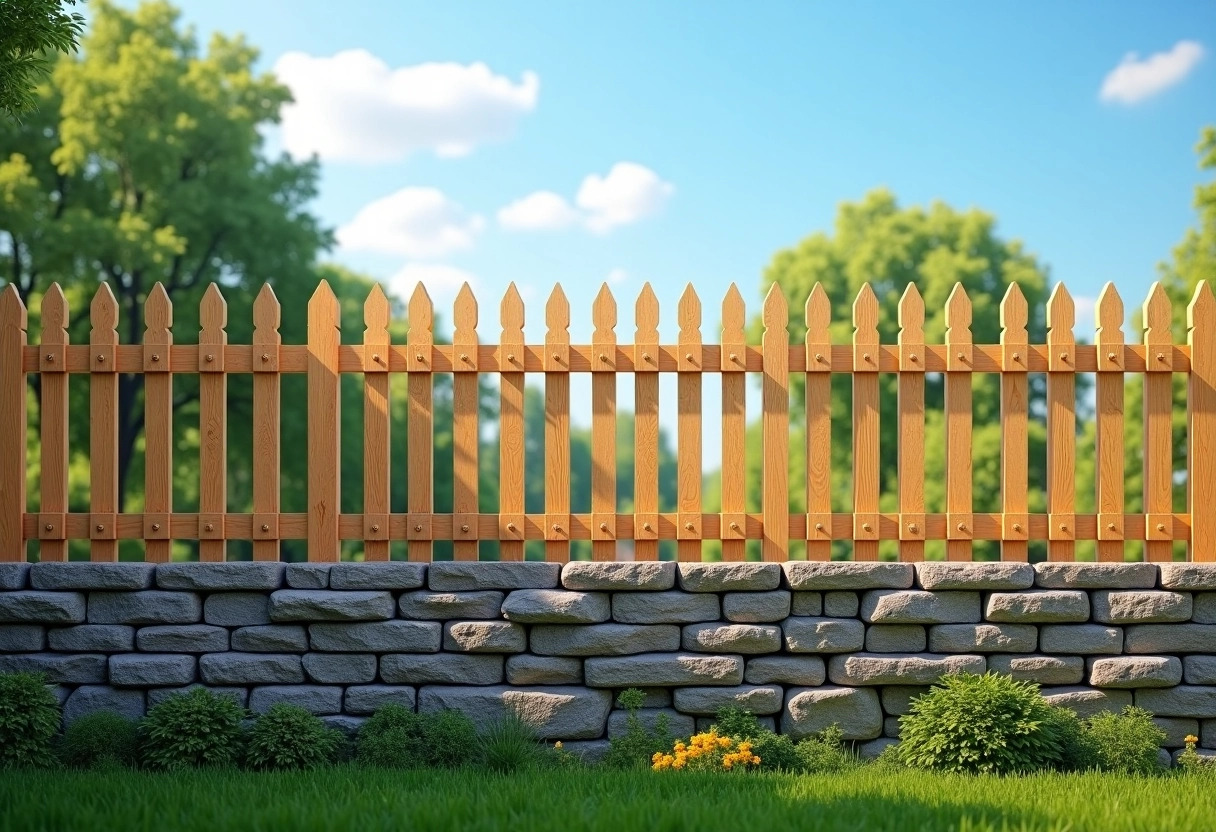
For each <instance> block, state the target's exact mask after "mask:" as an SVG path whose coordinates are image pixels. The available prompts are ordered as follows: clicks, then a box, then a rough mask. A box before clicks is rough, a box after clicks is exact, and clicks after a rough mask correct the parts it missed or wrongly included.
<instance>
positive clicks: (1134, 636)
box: [1123, 624, 1216, 653]
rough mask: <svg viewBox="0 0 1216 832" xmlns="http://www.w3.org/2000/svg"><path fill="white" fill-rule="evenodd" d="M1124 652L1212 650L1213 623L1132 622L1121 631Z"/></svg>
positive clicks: (1215, 627) (1214, 650)
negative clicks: (1122, 632) (1122, 633)
mask: <svg viewBox="0 0 1216 832" xmlns="http://www.w3.org/2000/svg"><path fill="white" fill-rule="evenodd" d="M1123 652H1125V653H1216V625H1213V624H1132V625H1131V626H1129V627H1127V628H1126V630H1124V636H1123Z"/></svg>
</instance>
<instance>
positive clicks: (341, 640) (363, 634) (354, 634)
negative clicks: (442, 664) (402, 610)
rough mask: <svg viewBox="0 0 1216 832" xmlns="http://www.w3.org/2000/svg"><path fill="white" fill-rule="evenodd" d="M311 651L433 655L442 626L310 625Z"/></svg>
mask: <svg viewBox="0 0 1216 832" xmlns="http://www.w3.org/2000/svg"><path fill="white" fill-rule="evenodd" d="M308 633H309V638H310V641H311V643H312V649H313V650H328V651H330V652H350V653H388V652H392V653H435V652H438V650H439V642H440V639H441V637H442V636H441V633H442V627H441V625H439V624H438V623H437V622H434V621H401V620H395V621H368V622H362V623H351V624H338V623H321V624H313V625H311V626H310V627H309V628H308Z"/></svg>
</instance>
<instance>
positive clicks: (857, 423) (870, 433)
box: [853, 283, 879, 560]
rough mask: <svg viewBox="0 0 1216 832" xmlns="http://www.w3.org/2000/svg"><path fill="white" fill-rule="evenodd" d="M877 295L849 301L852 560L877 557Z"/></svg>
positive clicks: (869, 292)
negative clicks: (851, 421)
mask: <svg viewBox="0 0 1216 832" xmlns="http://www.w3.org/2000/svg"><path fill="white" fill-rule="evenodd" d="M878 418H879V416H878V298H877V296H875V294H874V290H873V289H872V288H871V287H870V284H869V283H867V284H865V285H864V286H862V287H861V291H860V292H858V293H857V299H856V300H855V301H853V560H878V492H879V459H878V428H879V424H878Z"/></svg>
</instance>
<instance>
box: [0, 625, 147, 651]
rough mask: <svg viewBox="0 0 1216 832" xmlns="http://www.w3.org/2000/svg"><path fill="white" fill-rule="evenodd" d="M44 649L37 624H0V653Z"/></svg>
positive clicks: (42, 633) (44, 633)
mask: <svg viewBox="0 0 1216 832" xmlns="http://www.w3.org/2000/svg"><path fill="white" fill-rule="evenodd" d="M67 629H72V628H70V627H69V628H67ZM44 647H46V628H44V627H42V626H39V625H38V624H0V653H33V652H35V651H38V650H42V649H43V648H44ZM51 649H52V650H54V649H55V648H54V647H52V648H51ZM128 649H130V648H128Z"/></svg>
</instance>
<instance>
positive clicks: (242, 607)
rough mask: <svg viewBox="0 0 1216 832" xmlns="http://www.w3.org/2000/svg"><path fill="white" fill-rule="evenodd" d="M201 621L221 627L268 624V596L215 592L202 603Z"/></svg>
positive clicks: (255, 593) (253, 593)
mask: <svg viewBox="0 0 1216 832" xmlns="http://www.w3.org/2000/svg"><path fill="white" fill-rule="evenodd" d="M203 620H204V621H206V622H207V623H208V624H218V625H219V626H221V627H256V626H258V625H260V624H269V623H270V596H269V595H267V594H266V593H264V592H216V593H213V594H211V595H208V596H207V600H206V601H205V602H203Z"/></svg>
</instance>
